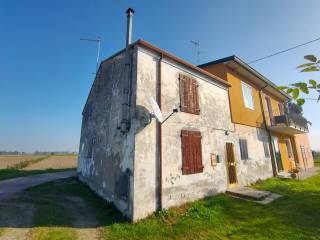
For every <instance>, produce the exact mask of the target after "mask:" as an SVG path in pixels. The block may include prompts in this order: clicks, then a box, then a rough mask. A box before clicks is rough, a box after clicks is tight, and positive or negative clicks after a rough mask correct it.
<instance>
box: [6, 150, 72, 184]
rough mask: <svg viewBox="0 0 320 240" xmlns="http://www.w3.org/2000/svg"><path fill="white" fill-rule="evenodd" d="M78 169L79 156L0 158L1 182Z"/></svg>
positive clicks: (17, 156) (18, 156)
mask: <svg viewBox="0 0 320 240" xmlns="http://www.w3.org/2000/svg"><path fill="white" fill-rule="evenodd" d="M76 167H77V155H47V156H45V155H16V156H0V180H4V179H8V178H14V177H22V176H28V175H33V174H39V173H47V172H57V171H64V170H69V169H74V168H76Z"/></svg>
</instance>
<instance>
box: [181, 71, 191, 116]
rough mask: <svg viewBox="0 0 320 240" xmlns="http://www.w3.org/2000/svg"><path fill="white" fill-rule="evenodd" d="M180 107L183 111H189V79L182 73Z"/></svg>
mask: <svg viewBox="0 0 320 240" xmlns="http://www.w3.org/2000/svg"><path fill="white" fill-rule="evenodd" d="M179 79H180V82H179V83H180V107H181V111H182V112H188V109H189V106H188V102H189V101H188V85H189V84H188V79H187V78H185V77H184V76H183V75H181V74H180V77H179Z"/></svg>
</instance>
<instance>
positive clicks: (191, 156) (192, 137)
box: [181, 130, 203, 174]
mask: <svg viewBox="0 0 320 240" xmlns="http://www.w3.org/2000/svg"><path fill="white" fill-rule="evenodd" d="M181 148H182V174H193V173H200V172H202V171H203V165H202V150H201V133H200V132H198V131H187V130H182V131H181Z"/></svg>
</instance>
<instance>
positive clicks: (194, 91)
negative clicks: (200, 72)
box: [191, 79, 200, 114]
mask: <svg viewBox="0 0 320 240" xmlns="http://www.w3.org/2000/svg"><path fill="white" fill-rule="evenodd" d="M191 87H192V98H191V101H192V104H193V108H192V113H194V114H200V108H199V95H198V83H197V80H196V79H192V86H191Z"/></svg>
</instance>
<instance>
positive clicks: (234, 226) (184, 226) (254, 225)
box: [0, 174, 320, 240]
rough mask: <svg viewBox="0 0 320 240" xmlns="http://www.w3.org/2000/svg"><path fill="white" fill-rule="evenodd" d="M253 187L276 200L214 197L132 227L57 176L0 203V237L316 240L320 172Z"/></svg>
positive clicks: (31, 239) (73, 183)
mask: <svg viewBox="0 0 320 240" xmlns="http://www.w3.org/2000/svg"><path fill="white" fill-rule="evenodd" d="M254 187H255V188H257V189H261V190H267V191H271V192H274V193H278V194H281V195H282V197H281V198H279V199H277V200H275V201H274V202H272V203H270V204H268V205H261V204H258V203H255V202H251V201H245V200H241V199H236V198H232V197H230V196H227V195H225V194H219V195H217V196H214V197H209V198H206V199H203V200H200V201H196V202H194V203H190V204H186V205H184V206H182V207H179V208H172V209H169V210H164V211H161V212H158V213H155V214H154V215H152V216H150V217H149V218H147V219H145V220H142V221H139V222H137V223H135V224H131V223H128V222H127V221H126V220H125V219H124V218H123V217H122V216H121V215H120V213H119V212H118V211H117V210H116V209H115V208H114V207H113V206H112V205H110V204H107V203H106V202H105V201H104V200H102V199H101V198H99V197H98V196H97V195H95V194H94V193H93V192H92V191H91V190H90V189H89V188H88V187H87V186H85V185H84V184H82V183H80V182H79V181H78V180H77V178H75V177H72V178H67V179H60V180H57V181H53V182H49V183H45V184H42V185H39V186H35V187H33V188H31V189H28V190H25V191H23V192H20V193H16V194H12V195H10V197H9V198H7V199H2V200H0V213H1V214H0V240H3V239H28V240H42V239H45V240H58V239H64V240H79V239H80V240H81V239H128V240H129V239H130V240H131V239H139V240H140V239H181V240H182V239H198V240H204V239H225V240H227V239H254V240H256V239H277V240H278V239H290V240H301V239H308V240H309V239H311V240H315V239H320V228H319V222H320V208H319V203H320V175H319V174H318V175H316V176H314V177H311V178H309V179H307V180H304V181H298V180H288V179H276V178H272V179H269V180H266V181H261V182H259V183H257V184H256V185H255V186H254ZM141 204H143V203H141Z"/></svg>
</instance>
